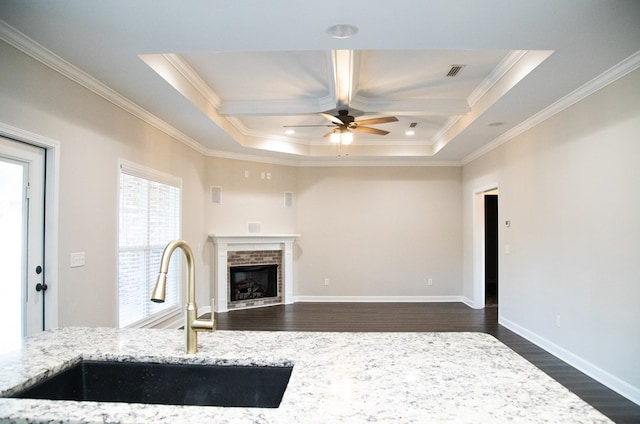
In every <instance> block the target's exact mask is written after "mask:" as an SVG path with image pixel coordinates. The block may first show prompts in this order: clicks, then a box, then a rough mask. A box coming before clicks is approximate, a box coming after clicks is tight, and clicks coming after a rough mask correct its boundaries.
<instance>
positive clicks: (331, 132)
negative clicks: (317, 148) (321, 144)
mask: <svg viewBox="0 0 640 424" xmlns="http://www.w3.org/2000/svg"><path fill="white" fill-rule="evenodd" d="M334 132H335V131H334V130H331V131H329V132H328V133H326V134H325V135H323V137H330V136H331V134H333V133H334Z"/></svg>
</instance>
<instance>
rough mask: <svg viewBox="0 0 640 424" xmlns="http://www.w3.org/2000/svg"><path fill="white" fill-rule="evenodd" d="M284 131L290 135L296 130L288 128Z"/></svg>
mask: <svg viewBox="0 0 640 424" xmlns="http://www.w3.org/2000/svg"><path fill="white" fill-rule="evenodd" d="M284 133H285V134H287V135H291V134H295V133H296V132H295V131H294V130H291V129H289V130H286V131H285V132H284Z"/></svg>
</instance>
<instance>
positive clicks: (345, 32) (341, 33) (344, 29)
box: [327, 24, 358, 38]
mask: <svg viewBox="0 0 640 424" xmlns="http://www.w3.org/2000/svg"><path fill="white" fill-rule="evenodd" d="M357 33H358V28H357V27H355V26H353V25H348V24H338V25H334V26H332V27H329V28H327V34H329V35H330V36H331V37H333V38H351V37H353V36H354V35H356V34H357Z"/></svg>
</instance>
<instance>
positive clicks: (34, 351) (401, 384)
mask: <svg viewBox="0 0 640 424" xmlns="http://www.w3.org/2000/svg"><path fill="white" fill-rule="evenodd" d="M183 338H184V333H183V331H180V330H116V329H111V328H71V327H70V328H64V329H61V330H54V331H47V332H45V333H42V334H40V335H38V336H35V337H33V338H30V339H27V340H26V341H25V342H24V343H23V345H22V348H21V350H20V351H16V352H12V353H8V354H4V355H2V356H0V396H8V395H10V394H11V393H14V392H16V391H18V390H19V389H21V388H24V387H26V386H27V385H30V384H32V383H34V382H36V381H39V380H41V379H43V378H44V377H46V376H47V375H50V374H51V373H54V372H57V371H59V370H61V369H63V368H65V367H66V366H68V365H69V364H70V363H73V362H76V361H78V360H79V359H81V358H83V359H96V360H106V359H109V360H119V361H155V362H190V363H207V364H229V365H231V364H234V365H251V364H257V365H286V364H293V365H294V368H293V373H292V375H291V379H290V381H289V385H288V387H287V390H286V392H285V394H284V398H283V400H282V403H281V404H280V407H279V408H277V409H268V408H220V407H201V406H168V405H147V404H126V403H108V402H75V401H51V400H30V399H8V398H2V399H0V422H16V423H39V422H54V421H55V422H69V423H103V422H108V423H113V422H121V423H172V424H175V423H190V424H196V423H204V422H206V423H287V424H291V423H360V422H378V423H431V422H436V423H442V422H455V423H480V422H488V423H499V422H517V423H543V422H546V423H548V422H551V423H559V422H562V423H605V422H611V421H610V420H608V419H607V418H606V417H605V416H604V415H602V414H601V413H599V412H598V411H596V410H595V409H594V408H592V407H591V406H589V405H588V404H586V403H585V402H584V401H582V400H581V399H579V398H578V397H577V396H576V395H574V394H573V393H571V392H570V391H568V390H567V389H565V388H564V387H562V386H561V385H560V384H558V383H557V382H556V381H554V380H553V379H552V378H550V377H549V376H547V375H546V374H544V373H543V372H542V371H540V370H538V369H537V368H536V367H534V366H533V365H532V364H530V363H529V362H528V361H526V360H525V359H523V358H522V357H520V356H519V355H517V354H516V353H515V352H513V351H512V350H511V349H509V348H508V347H506V346H505V345H504V344H502V343H501V342H499V341H498V340H496V339H495V338H494V337H492V336H490V335H487V334H481V333H307V332H244V331H243V332H235V331H216V332H214V333H200V334H199V339H198V344H199V352H198V353H197V354H195V355H186V354H185V353H184V340H183Z"/></svg>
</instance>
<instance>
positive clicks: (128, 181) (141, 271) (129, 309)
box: [118, 163, 182, 328]
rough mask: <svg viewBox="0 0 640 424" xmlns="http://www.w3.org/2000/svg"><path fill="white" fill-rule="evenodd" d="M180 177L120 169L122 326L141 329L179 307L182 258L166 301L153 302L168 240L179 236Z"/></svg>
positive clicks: (170, 277) (174, 264) (173, 267)
mask: <svg viewBox="0 0 640 424" xmlns="http://www.w3.org/2000/svg"><path fill="white" fill-rule="evenodd" d="M180 187H181V181H180V179H178V178H175V177H172V176H169V175H165V174H162V173H158V172H155V171H151V170H148V169H146V168H140V167H137V166H135V165H131V164H125V163H121V165H120V231H119V249H118V306H119V307H118V325H119V327H120V328H122V327H127V326H142V325H144V324H146V323H148V322H149V321H151V320H152V319H153V318H157V317H159V316H164V315H166V314H168V313H171V312H174V311H175V310H177V309H179V302H180V287H181V278H180V276H181V275H182V272H180V271H181V265H180V261H181V257H180V255H173V257H172V258H171V264H170V266H169V273H168V274H167V294H166V299H165V302H164V303H154V302H151V301H150V298H151V291H152V290H153V288H154V286H155V283H156V277H157V275H158V271H159V269H160V257H161V256H162V251H163V250H164V247H165V246H166V245H167V243H168V242H170V241H171V240H175V239H178V238H180V191H181V189H180Z"/></svg>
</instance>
